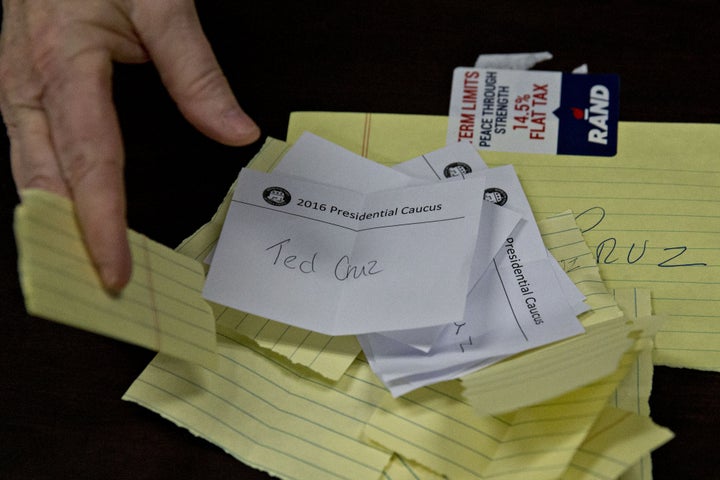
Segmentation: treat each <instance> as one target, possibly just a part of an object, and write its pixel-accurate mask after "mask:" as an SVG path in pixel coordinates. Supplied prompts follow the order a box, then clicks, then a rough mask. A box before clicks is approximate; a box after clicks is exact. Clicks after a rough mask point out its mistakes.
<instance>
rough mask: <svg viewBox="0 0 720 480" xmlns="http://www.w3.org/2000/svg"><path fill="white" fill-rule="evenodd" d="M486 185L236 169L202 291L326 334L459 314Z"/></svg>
mask: <svg viewBox="0 0 720 480" xmlns="http://www.w3.org/2000/svg"><path fill="white" fill-rule="evenodd" d="M484 190H485V181H484V179H483V178H478V179H472V180H465V181H462V182H442V183H435V184H430V185H422V186H413V187H407V188H402V189H392V190H383V191H379V192H372V193H362V192H356V191H352V190H347V189H342V188H338V187H334V186H330V185H324V184H319V183H314V182H310V181H307V180H304V179H301V178H298V177H294V176H288V175H282V174H276V173H272V174H267V173H261V172H255V171H252V170H247V169H244V170H242V171H241V173H240V175H239V177H238V182H237V186H236V188H235V191H234V194H233V201H232V204H231V206H230V209H229V211H228V214H227V217H226V219H225V224H224V225H223V230H222V233H221V235H220V239H219V242H218V246H217V249H216V251H215V254H214V257H213V262H212V265H211V267H210V272H209V274H208V278H207V281H206V284H205V289H204V291H203V294H204V296H205V298H207V299H208V300H211V301H213V302H216V303H220V304H222V305H226V306H229V307H231V308H235V309H238V310H242V311H245V312H249V313H252V314H255V315H259V316H263V317H266V318H270V319H272V320H276V321H279V322H283V323H287V324H290V325H294V326H297V327H301V328H305V329H308V330H314V331H317V332H321V333H325V334H330V335H347V334H362V333H369V332H381V331H386V330H400V329H406V328H421V327H428V326H432V325H438V324H441V323H448V322H453V321H461V320H462V318H463V315H464V310H465V300H466V294H467V288H468V278H469V271H470V264H471V259H472V254H473V252H474V247H475V243H474V239H475V238H476V237H477V233H478V232H477V230H478V225H479V221H480V214H481V206H482V202H478V201H477V199H478V198H482V195H483V192H484ZM428 292H432V295H429V294H428Z"/></svg>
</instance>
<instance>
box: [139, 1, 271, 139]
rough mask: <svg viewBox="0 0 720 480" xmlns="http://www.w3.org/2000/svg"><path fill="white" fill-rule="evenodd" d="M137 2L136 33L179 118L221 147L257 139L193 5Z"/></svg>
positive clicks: (251, 121) (258, 134)
mask: <svg viewBox="0 0 720 480" xmlns="http://www.w3.org/2000/svg"><path fill="white" fill-rule="evenodd" d="M140 4H142V7H141V8H138V9H137V10H136V13H137V15H136V18H135V25H136V26H137V29H138V34H139V36H140V37H141V39H142V41H143V42H144V44H145V47H146V48H147V51H148V52H149V54H150V57H151V58H152V60H153V62H154V63H155V66H156V68H157V69H158V72H159V73H160V76H161V78H162V80H163V83H164V84H165V87H166V88H167V89H168V91H169V92H170V95H171V96H172V97H173V99H174V100H175V102H176V103H177V105H178V107H179V109H180V111H181V112H182V113H183V115H184V116H185V118H187V119H188V120H189V121H190V123H192V124H193V125H194V126H195V127H196V128H197V129H198V130H200V131H201V132H202V133H204V134H205V135H207V136H208V137H210V138H212V139H214V140H217V141H218V142H221V143H224V144H226V145H235V146H241V145H247V144H249V143H252V142H254V141H255V140H257V139H258V137H259V136H260V129H259V128H258V126H257V125H256V124H255V122H254V121H253V120H252V119H251V118H250V117H249V116H248V115H247V114H246V113H245V112H244V111H243V110H242V108H240V105H238V103H237V100H236V99H235V96H234V95H233V93H232V90H231V89H230V86H229V85H228V82H227V79H226V78H225V76H224V75H223V73H222V71H221V69H220V65H218V62H217V59H216V58H215V55H214V54H213V52H212V48H211V47H210V43H209V42H208V40H207V38H206V37H205V34H204V33H203V31H202V27H201V25H200V21H199V19H198V16H197V12H196V10H195V5H194V3H193V2H192V1H181V2H177V1H173V2H167V1H164V0H159V1H152V2H140ZM138 6H139V5H138Z"/></svg>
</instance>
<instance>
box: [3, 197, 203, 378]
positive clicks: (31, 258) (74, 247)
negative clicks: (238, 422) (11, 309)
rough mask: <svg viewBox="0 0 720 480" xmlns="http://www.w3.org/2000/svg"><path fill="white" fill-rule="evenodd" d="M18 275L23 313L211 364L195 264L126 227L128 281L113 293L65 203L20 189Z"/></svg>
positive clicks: (200, 279) (199, 269) (198, 268)
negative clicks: (102, 279)
mask: <svg viewBox="0 0 720 480" xmlns="http://www.w3.org/2000/svg"><path fill="white" fill-rule="evenodd" d="M15 235H16V240H17V246H18V257H19V259H18V261H19V270H20V282H21V286H22V290H23V293H24V295H25V305H26V307H27V310H28V312H29V313H31V314H33V315H37V316H39V317H43V318H47V319H49V320H55V321H57V322H61V323H64V324H67V325H71V326H74V327H77V328H81V329H84V330H89V331H91V332H95V333H99V334H102V335H107V336H109V337H113V338H117V339H119V340H124V341H127V342H130V343H134V344H137V345H141V346H143V347H147V348H150V349H152V350H157V351H160V352H164V353H167V354H169V355H173V356H176V357H178V358H182V359H186V360H190V361H193V362H198V363H201V364H208V365H211V364H212V363H213V361H214V359H215V348H216V336H215V319H214V317H213V315H212V311H211V309H210V306H209V305H208V304H207V303H206V302H205V301H204V300H203V299H202V296H201V292H202V286H203V280H204V272H203V269H202V265H200V264H199V263H198V262H195V261H193V260H190V259H188V258H186V257H185V256H183V255H180V254H178V253H176V252H174V251H173V250H171V249H169V248H167V247H164V246H162V245H160V244H158V243H156V242H153V241H152V240H149V239H148V238H146V237H145V236H143V235H140V234H138V233H136V232H133V231H130V230H129V231H128V236H129V240H130V248H131V253H132V258H133V274H132V278H131V280H130V283H129V284H128V285H127V287H126V288H125V289H124V290H123V292H122V293H121V294H120V295H117V296H113V295H110V294H108V293H107V292H106V291H105V290H104V289H103V288H102V286H101V284H100V280H99V278H98V277H97V274H96V273H95V270H94V268H93V266H92V264H91V261H90V258H89V256H88V254H87V251H86V249H85V245H84V244H83V240H82V238H81V236H80V230H79V228H78V225H77V223H76V220H75V214H74V212H73V206H72V203H71V202H70V201H69V200H67V199H65V198H62V197H59V196H57V195H54V194H51V193H48V192H45V191H41V190H27V191H24V192H23V193H22V203H21V204H20V205H19V206H18V207H17V208H16V210H15Z"/></svg>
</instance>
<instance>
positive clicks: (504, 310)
mask: <svg viewBox="0 0 720 480" xmlns="http://www.w3.org/2000/svg"><path fill="white" fill-rule="evenodd" d="M425 157H427V156H423V158H421V159H414V160H413V161H409V162H406V163H407V165H404V166H403V167H402V168H403V171H406V172H412V173H413V174H415V175H423V176H424V177H425V178H426V179H433V178H435V179H437V180H441V179H443V178H448V177H449V175H442V174H439V172H443V171H445V170H446V169H447V165H445V166H443V164H442V163H441V162H431V161H428V158H425ZM401 165H402V164H401ZM473 167H476V168H473ZM453 168H457V169H459V170H460V171H461V172H462V177H463V178H465V179H470V178H472V177H473V176H474V175H476V174H478V173H480V172H479V171H481V173H482V175H484V176H485V178H486V179H487V184H486V187H487V188H486V191H485V192H486V200H487V201H488V202H490V201H492V202H496V203H498V204H500V205H503V206H504V207H507V208H511V209H513V210H514V211H516V212H517V213H518V214H520V215H522V216H523V218H524V220H525V221H524V222H523V223H521V224H519V225H518V227H517V228H516V229H515V230H514V231H513V232H512V233H511V234H509V235H506V236H505V237H504V240H503V242H502V247H501V248H500V250H499V251H497V250H495V251H493V255H494V256H495V258H494V259H492V266H491V268H489V269H485V270H484V272H483V275H482V277H481V278H480V279H479V281H478V282H477V283H476V284H475V285H474V288H472V289H471V291H470V292H469V294H468V298H467V303H466V310H465V317H464V319H463V321H462V322H454V323H452V324H448V325H445V326H443V327H435V328H436V331H435V332H430V333H429V332H428V331H427V329H424V330H420V331H414V332H408V331H405V332H383V333H371V334H367V335H360V336H359V337H358V339H359V341H360V344H361V345H362V347H363V350H364V351H365V354H366V356H367V358H368V361H369V362H370V365H371V367H372V369H373V371H374V372H375V373H376V374H377V375H378V376H379V377H380V379H381V380H382V381H383V383H384V384H385V385H386V386H387V387H388V389H389V390H390V391H391V393H392V394H393V395H394V396H399V395H402V394H404V393H407V392H409V391H411V390H414V389H415V388H419V387H422V386H424V385H428V384H432V383H437V382H440V381H443V380H449V379H453V378H458V377H459V376H461V375H463V374H466V373H468V372H470V371H472V370H474V369H478V368H482V367H484V366H488V365H490V364H492V363H495V362H498V361H500V360H502V359H504V358H507V357H508V356H510V355H513V354H516V353H519V352H522V351H525V350H529V349H532V348H536V347H538V346H541V345H545V344H548V343H552V342H555V341H558V340H561V339H563V338H567V337H570V336H573V335H577V334H579V333H582V332H583V328H582V325H581V324H580V322H579V321H578V320H577V318H576V315H578V314H579V313H581V312H582V311H585V310H587V308H588V307H587V306H586V305H584V304H583V303H582V300H583V299H584V297H583V296H582V294H581V293H580V292H579V290H577V287H575V285H574V284H572V281H570V280H569V279H568V278H567V275H566V274H565V272H563V271H562V269H561V268H560V266H559V264H558V263H557V261H555V259H554V258H553V257H552V256H551V255H550V254H549V253H548V252H547V249H546V248H545V245H544V244H543V241H542V236H541V235H540V231H539V229H538V227H537V224H536V223H535V220H534V218H533V214H532V210H531V209H530V205H529V203H528V201H527V198H526V196H525V193H524V191H523V189H522V186H521V185H520V181H519V179H518V178H517V175H516V174H515V171H514V169H513V168H512V166H509V165H508V166H503V167H497V168H493V169H484V170H483V167H482V165H480V164H476V165H474V166H473V165H464V166H463V165H456V164H455V162H453ZM422 335H427V336H428V337H427V338H432V341H431V346H430V348H429V349H425V348H419V347H418V346H419V345H421V346H423V347H424V346H425V345H426V343H427V341H426V342H423V341H422V338H421V337H422ZM408 339H409V340H408Z"/></svg>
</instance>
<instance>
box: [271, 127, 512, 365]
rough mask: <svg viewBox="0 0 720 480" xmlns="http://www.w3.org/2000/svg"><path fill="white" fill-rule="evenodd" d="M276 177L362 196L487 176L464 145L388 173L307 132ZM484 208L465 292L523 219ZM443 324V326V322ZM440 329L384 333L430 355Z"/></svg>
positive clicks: (479, 160)
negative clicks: (480, 174)
mask: <svg viewBox="0 0 720 480" xmlns="http://www.w3.org/2000/svg"><path fill="white" fill-rule="evenodd" d="M274 171H275V172H280V173H284V174H289V175H296V176H299V177H303V178H307V179H309V180H312V181H315V182H319V183H325V184H328V185H335V186H339V187H343V188H348V189H351V190H358V191H361V192H366V193H369V192H375V191H378V190H383V189H389V188H400V187H403V186H407V185H417V184H428V183H434V182H436V181H437V180H439V179H452V180H457V179H460V178H464V177H465V176H466V175H469V174H470V173H471V172H475V175H477V174H478V172H481V171H487V165H486V164H485V162H483V160H482V158H481V157H480V155H479V154H478V153H477V151H476V150H475V148H474V147H473V146H472V145H470V144H468V143H457V144H453V145H448V146H446V147H443V148H441V149H438V150H435V151H432V152H428V153H425V154H424V155H421V156H420V157H417V158H414V159H411V160H408V161H406V162H403V163H400V164H398V165H396V166H395V167H393V168H392V169H390V168H388V167H385V166H383V165H380V164H378V163H376V162H373V161H371V160H368V159H367V158H364V157H362V156H360V155H357V154H355V153H353V152H351V151H349V150H346V149H344V148H342V147H340V146H339V145H337V144H334V143H332V142H329V141H328V140H325V139H323V138H321V137H318V136H317V135H314V134H312V133H309V132H305V133H304V134H303V135H301V136H300V138H299V139H298V140H297V141H296V142H295V144H294V145H293V146H292V147H291V148H290V149H289V150H288V151H287V153H286V154H285V155H284V156H283V158H282V160H281V161H280V162H279V163H278V165H277V166H276V167H275V170H274ZM477 201H478V202H479V203H481V204H482V207H481V208H482V215H481V217H480V226H479V229H478V232H477V233H473V235H476V237H477V240H476V241H475V253H474V254H473V260H472V263H471V268H470V276H469V280H468V291H469V290H470V289H471V288H472V287H473V285H475V284H476V283H477V281H478V280H479V279H480V277H481V276H482V274H483V272H484V271H485V269H486V268H487V266H488V265H489V264H490V261H491V260H492V258H493V257H494V255H495V253H496V252H497V251H498V249H499V248H500V246H501V245H502V244H503V242H504V241H505V239H506V238H507V237H508V235H509V234H510V232H512V231H513V229H515V227H516V226H517V225H518V223H519V222H520V221H521V220H522V215H520V214H518V213H516V212H514V211H512V210H509V209H506V208H503V207H500V206H497V205H495V204H493V203H490V202H484V201H482V199H480V198H478V199H477ZM444 323H446V322H444ZM441 329H442V326H437V327H425V328H422V329H402V330H398V331H387V332H382V334H383V335H387V336H389V337H391V338H394V339H397V340H398V341H402V342H403V343H405V344H407V345H410V346H412V347H413V348H416V349H418V350H421V351H424V352H428V351H429V350H430V347H431V346H432V343H433V341H434V340H435V337H436V336H437V334H439V333H440V331H441Z"/></svg>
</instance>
